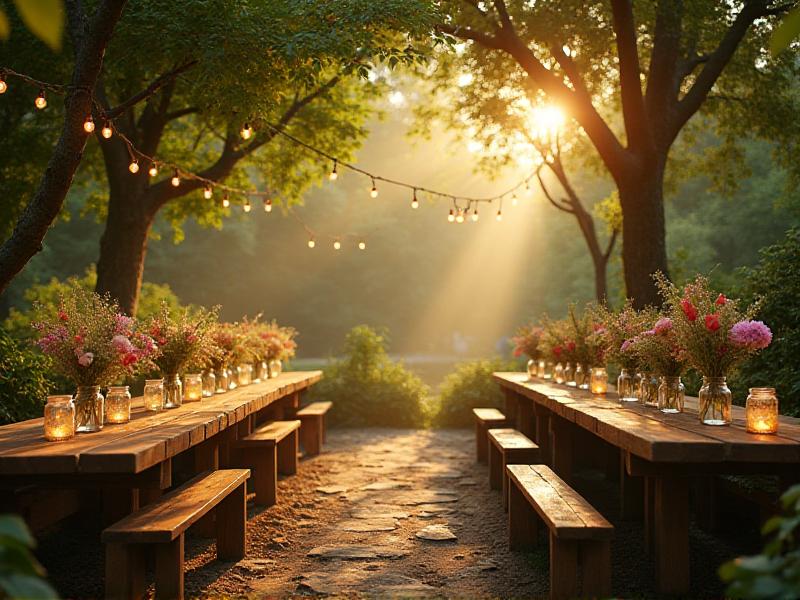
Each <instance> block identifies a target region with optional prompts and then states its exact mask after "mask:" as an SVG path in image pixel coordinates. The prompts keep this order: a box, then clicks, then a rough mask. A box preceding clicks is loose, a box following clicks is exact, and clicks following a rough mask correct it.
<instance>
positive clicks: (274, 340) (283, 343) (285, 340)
mask: <svg viewBox="0 0 800 600" xmlns="http://www.w3.org/2000/svg"><path fill="white" fill-rule="evenodd" d="M296 335H297V330H296V329H294V328H293V327H281V326H279V325H278V323H277V322H276V321H274V320H273V321H271V322H270V323H265V327H264V329H263V330H262V332H261V337H262V339H263V341H264V343H265V345H266V351H267V361H268V365H269V376H270V377H271V378H272V377H277V376H278V375H280V374H281V372H282V371H283V361H284V360H290V359H291V358H293V357H294V355H295V352H296V350H297V342H295V340H294V338H295V336H296Z"/></svg>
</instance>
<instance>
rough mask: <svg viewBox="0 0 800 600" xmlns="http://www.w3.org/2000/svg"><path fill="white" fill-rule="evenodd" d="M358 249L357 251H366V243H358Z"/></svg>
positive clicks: (362, 241)
mask: <svg viewBox="0 0 800 600" xmlns="http://www.w3.org/2000/svg"><path fill="white" fill-rule="evenodd" d="M358 249H359V250H366V249H367V242H365V241H364V240H361V241H360V242H358Z"/></svg>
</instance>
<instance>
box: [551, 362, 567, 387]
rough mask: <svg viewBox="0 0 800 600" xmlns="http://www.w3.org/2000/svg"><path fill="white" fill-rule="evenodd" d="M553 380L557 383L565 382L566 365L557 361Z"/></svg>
mask: <svg viewBox="0 0 800 600" xmlns="http://www.w3.org/2000/svg"><path fill="white" fill-rule="evenodd" d="M553 381H555V382H556V383H564V381H565V379H564V365H562V364H561V363H556V367H555V369H553Z"/></svg>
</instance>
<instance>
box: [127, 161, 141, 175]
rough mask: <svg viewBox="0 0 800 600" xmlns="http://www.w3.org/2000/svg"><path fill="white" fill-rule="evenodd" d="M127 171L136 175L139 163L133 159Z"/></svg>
mask: <svg viewBox="0 0 800 600" xmlns="http://www.w3.org/2000/svg"><path fill="white" fill-rule="evenodd" d="M128 171H130V172H131V173H138V172H139V161H138V160H136V159H135V158H134V159H133V160H132V161H131V164H129V165H128Z"/></svg>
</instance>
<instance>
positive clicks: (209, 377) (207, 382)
mask: <svg viewBox="0 0 800 600" xmlns="http://www.w3.org/2000/svg"><path fill="white" fill-rule="evenodd" d="M216 393H217V376H216V375H214V371H213V370H212V369H208V370H207V371H205V372H203V398H210V397H211V396H213V395H214V394H216Z"/></svg>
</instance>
